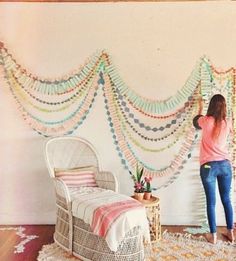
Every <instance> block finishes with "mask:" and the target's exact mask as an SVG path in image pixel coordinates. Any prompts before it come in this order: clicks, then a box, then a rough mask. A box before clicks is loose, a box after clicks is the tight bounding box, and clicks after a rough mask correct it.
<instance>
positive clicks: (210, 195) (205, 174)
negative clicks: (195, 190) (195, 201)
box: [200, 160, 233, 233]
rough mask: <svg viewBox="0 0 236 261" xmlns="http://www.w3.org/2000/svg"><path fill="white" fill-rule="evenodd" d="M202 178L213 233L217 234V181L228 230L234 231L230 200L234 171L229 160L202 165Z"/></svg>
mask: <svg viewBox="0 0 236 261" xmlns="http://www.w3.org/2000/svg"><path fill="white" fill-rule="evenodd" d="M200 176H201V179H202V184H203V187H204V190H205V194H206V203H207V218H208V223H209V227H210V232H211V233H216V217H215V206H216V180H217V182H218V188H219V193H220V198H221V202H222V204H223V207H224V211H225V219H226V224H227V229H233V207H232V203H231V198H230V190H231V184H232V169H231V164H230V162H229V161H228V160H221V161H210V162H207V163H204V164H203V165H201V168H200Z"/></svg>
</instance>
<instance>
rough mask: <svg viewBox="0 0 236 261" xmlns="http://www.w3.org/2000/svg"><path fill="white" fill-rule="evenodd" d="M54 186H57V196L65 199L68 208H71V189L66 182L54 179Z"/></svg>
mask: <svg viewBox="0 0 236 261" xmlns="http://www.w3.org/2000/svg"><path fill="white" fill-rule="evenodd" d="M53 180H54V184H55V190H56V195H58V196H60V197H62V198H64V199H65V201H66V204H67V208H68V209H70V208H71V196H70V193H69V189H68V187H67V185H66V184H65V182H64V181H63V180H61V179H59V178H53Z"/></svg>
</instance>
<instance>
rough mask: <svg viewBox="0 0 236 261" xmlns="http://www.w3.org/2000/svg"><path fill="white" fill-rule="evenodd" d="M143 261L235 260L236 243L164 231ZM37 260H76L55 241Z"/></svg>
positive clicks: (148, 249) (147, 250) (148, 250)
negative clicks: (212, 241)
mask: <svg viewBox="0 0 236 261" xmlns="http://www.w3.org/2000/svg"><path fill="white" fill-rule="evenodd" d="M145 256H146V258H145V261H154V260H161V261H167V260H168V261H175V260H179V261H184V260H194V261H205V260H207V261H235V260H236V244H230V243H227V242H223V241H220V240H218V242H217V244H216V245H212V244H210V243H208V242H206V240H205V238H203V237H200V238H199V237H194V236H192V235H190V234H176V233H175V234H172V233H168V232H164V233H163V236H162V240H161V241H160V242H158V243H154V244H152V245H151V247H150V246H147V247H146V248H145ZM37 260H38V261H49V260H50V261H59V260H61V261H78V260H79V259H78V258H75V257H71V256H68V254H67V253H66V252H65V251H63V250H62V249H61V248H60V247H58V246H57V245H56V244H55V243H54V244H51V245H45V246H44V247H43V248H42V250H41V251H40V252H39V256H38V259H37Z"/></svg>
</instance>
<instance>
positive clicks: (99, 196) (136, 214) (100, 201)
mask: <svg viewBox="0 0 236 261" xmlns="http://www.w3.org/2000/svg"><path fill="white" fill-rule="evenodd" d="M72 212H73V216H76V217H78V218H80V219H82V220H84V222H85V223H88V224H90V227H91V229H92V231H93V233H94V234H96V235H99V236H102V237H104V238H105V240H106V242H107V244H108V246H109V247H110V249H111V250H112V251H117V248H118V246H119V244H120V243H121V241H122V240H123V239H124V237H125V234H126V233H127V232H129V231H130V230H131V229H132V228H134V227H136V226H140V227H141V229H142V233H143V236H144V237H145V239H146V240H148V241H149V240H150V235H149V224H148V220H147V216H146V211H145V207H144V206H143V205H142V204H141V203H140V202H138V201H137V200H134V199H132V198H130V197H128V196H126V195H121V194H118V193H115V192H113V191H111V190H101V189H96V188H93V192H92V193H91V188H90V193H89V194H87V193H81V195H79V196H78V198H76V199H75V200H73V201H72Z"/></svg>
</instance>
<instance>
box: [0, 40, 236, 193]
mask: <svg viewBox="0 0 236 261" xmlns="http://www.w3.org/2000/svg"><path fill="white" fill-rule="evenodd" d="M0 65H1V66H2V68H3V76H4V78H5V79H6V81H7V82H8V84H9V87H10V91H11V93H12V95H13V96H14V98H15V100H16V102H17V104H18V108H19V110H20V111H21V113H22V115H23V118H24V120H25V121H26V122H27V124H29V126H30V127H31V128H32V129H33V130H35V131H36V132H37V133H39V134H40V135H43V136H45V137H51V136H58V135H70V134H72V133H73V132H74V131H75V130H76V129H77V128H78V127H79V126H80V125H82V124H83V122H84V121H85V120H86V117H87V115H88V114H89V113H90V111H91V110H92V107H93V104H94V103H95V100H96V97H97V96H98V92H102V94H103V97H104V105H105V110H106V116H107V121H108V124H109V128H110V131H111V133H112V138H113V143H114V145H115V148H116V151H117V154H118V156H119V158H120V160H121V163H122V164H123V166H124V168H125V169H130V170H132V169H134V168H135V166H136V165H137V164H138V165H139V166H143V167H144V171H145V175H147V176H152V177H163V176H168V180H167V181H166V183H164V184H163V185H161V186H160V187H158V188H161V187H167V186H168V185H169V184H171V183H172V182H173V181H174V180H175V179H176V178H177V176H178V175H179V174H180V172H181V169H183V168H184V165H185V164H186V163H187V162H188V160H189V159H190V158H191V152H192V150H193V146H194V144H195V143H196V141H197V137H198V133H197V132H196V131H195V129H194V128H193V127H192V118H193V116H194V115H196V113H197V111H198V102H197V99H198V96H199V95H202V96H203V97H204V98H205V100H206V101H209V98H210V97H211V95H213V94H214V93H222V94H224V96H225V97H226V100H227V107H228V108H227V109H228V116H230V117H232V119H233V125H234V130H236V121H235V115H236V69H235V68H230V69H229V70H226V71H219V70H217V69H216V68H215V67H214V66H213V65H212V64H211V62H210V60H209V59H207V58H206V57H203V58H201V59H200V60H199V62H197V64H196V65H195V67H194V69H193V70H192V73H191V75H190V76H189V78H188V79H187V81H186V83H185V84H184V86H183V87H182V88H181V89H180V90H179V91H178V92H177V93H176V94H175V95H174V96H172V97H169V98H168V99H166V100H152V99H148V98H144V97H141V96H140V95H138V94H137V93H136V92H135V91H134V90H132V89H131V88H129V87H128V86H127V85H126V84H125V83H124V82H123V81H122V79H121V77H120V76H119V74H118V70H117V69H116V68H115V66H114V65H113V63H112V60H111V58H110V56H109V55H108V54H107V53H106V52H105V51H101V52H97V53H95V54H94V55H93V56H92V57H90V59H89V60H88V61H87V62H86V63H85V64H84V65H83V66H82V67H81V68H79V69H78V70H77V71H76V72H74V73H73V74H70V75H69V76H67V77H62V78H61V79H59V80H58V79H55V80H46V79H42V78H39V77H37V76H35V75H33V74H32V73H30V72H28V70H26V69H25V68H23V67H22V66H21V65H20V64H18V63H17V62H16V60H15V59H14V58H13V56H12V55H11V54H10V53H9V51H8V50H7V48H6V47H5V46H4V44H3V43H1V42H0ZM231 139H232V140H231V142H229V144H230V146H231V147H230V149H231V151H232V158H233V166H234V170H235V166H236V135H235V133H234V135H233V137H232V138H231ZM170 149H173V150H174V153H173V155H174V156H173V158H172V159H171V160H170V162H169V164H168V165H167V166H164V167H161V168H157V167H156V166H153V165H152V163H149V162H147V160H144V159H142V156H141V155H143V154H144V153H149V154H154V153H162V152H166V151H168V150H170ZM149 154H148V155H149ZM152 157H153V156H152ZM234 173H235V171H234ZM234 178H235V176H234Z"/></svg>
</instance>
